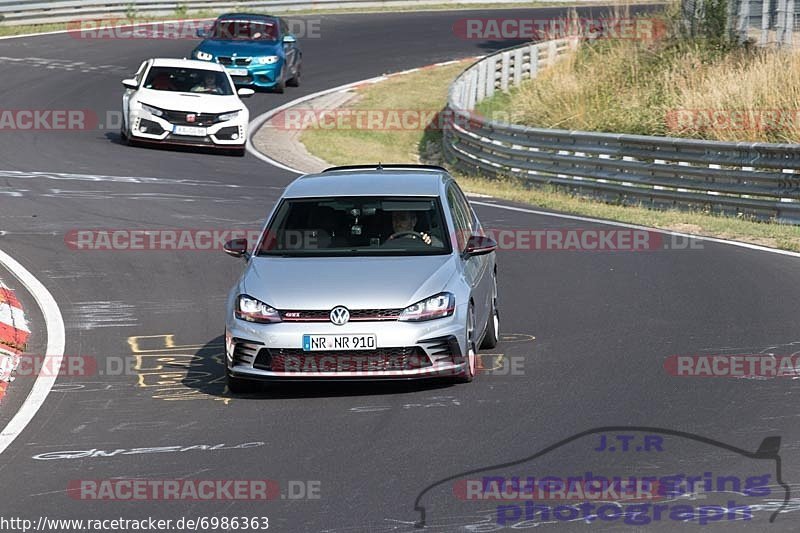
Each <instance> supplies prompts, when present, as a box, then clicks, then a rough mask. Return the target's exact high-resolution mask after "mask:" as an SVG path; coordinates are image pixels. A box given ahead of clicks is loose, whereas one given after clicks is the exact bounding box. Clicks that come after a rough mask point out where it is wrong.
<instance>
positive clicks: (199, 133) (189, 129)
mask: <svg viewBox="0 0 800 533" xmlns="http://www.w3.org/2000/svg"><path fill="white" fill-rule="evenodd" d="M172 133H175V134H177V135H192V136H194V137H205V136H206V129H205V128H196V127H194V126H174V127H173V128H172Z"/></svg>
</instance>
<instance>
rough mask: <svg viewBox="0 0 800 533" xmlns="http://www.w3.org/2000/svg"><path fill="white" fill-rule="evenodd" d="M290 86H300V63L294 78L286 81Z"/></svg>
mask: <svg viewBox="0 0 800 533" xmlns="http://www.w3.org/2000/svg"><path fill="white" fill-rule="evenodd" d="M286 85H288V86H289V87H300V65H297V70H296V71H295V72H294V76H293V77H292V79H290V80H288V81H287V82H286Z"/></svg>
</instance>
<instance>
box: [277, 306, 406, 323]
mask: <svg viewBox="0 0 800 533" xmlns="http://www.w3.org/2000/svg"><path fill="white" fill-rule="evenodd" d="M402 311H403V310H402V309H351V310H350V322H365V321H373V320H397V317H398V316H400V313H401V312H402ZM280 313H281V319H282V320H283V321H285V322H328V321H330V319H331V318H330V314H331V311H330V309H328V310H319V309H314V310H294V309H291V310H290V309H286V310H282V311H280Z"/></svg>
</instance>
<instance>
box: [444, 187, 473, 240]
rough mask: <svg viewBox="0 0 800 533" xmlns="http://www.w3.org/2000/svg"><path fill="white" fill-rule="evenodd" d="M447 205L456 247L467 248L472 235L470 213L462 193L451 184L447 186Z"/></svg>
mask: <svg viewBox="0 0 800 533" xmlns="http://www.w3.org/2000/svg"><path fill="white" fill-rule="evenodd" d="M447 206H448V209H450V214H451V216H452V217H453V225H454V226H455V232H456V242H457V243H458V249H459V250H460V251H462V252H463V251H464V250H465V249H466V248H467V241H468V240H469V237H470V235H472V221H471V219H472V214H471V212H470V209H469V205H467V203H466V201H465V200H464V197H463V195H461V194H460V191H459V190H458V189H457V188H456V187H455V185H453V184H451V185H450V186H449V187H448V188H447Z"/></svg>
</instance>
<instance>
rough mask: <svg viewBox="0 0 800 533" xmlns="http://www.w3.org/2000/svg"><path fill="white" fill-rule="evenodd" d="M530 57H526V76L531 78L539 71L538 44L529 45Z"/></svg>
mask: <svg viewBox="0 0 800 533" xmlns="http://www.w3.org/2000/svg"><path fill="white" fill-rule="evenodd" d="M530 50H531V57H530V58H529V59H528V62H529V63H530V66H529V67H528V78H530V79H533V78H535V77H536V75H537V74H538V73H539V45H538V44H534V45H531V48H530Z"/></svg>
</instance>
